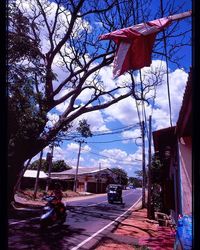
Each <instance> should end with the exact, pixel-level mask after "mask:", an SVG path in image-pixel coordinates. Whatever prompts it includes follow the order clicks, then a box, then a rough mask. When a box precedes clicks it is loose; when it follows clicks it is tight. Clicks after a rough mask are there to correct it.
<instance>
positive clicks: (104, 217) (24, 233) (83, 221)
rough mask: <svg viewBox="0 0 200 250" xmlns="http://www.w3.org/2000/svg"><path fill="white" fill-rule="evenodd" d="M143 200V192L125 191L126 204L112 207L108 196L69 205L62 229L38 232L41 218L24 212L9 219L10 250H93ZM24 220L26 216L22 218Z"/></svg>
mask: <svg viewBox="0 0 200 250" xmlns="http://www.w3.org/2000/svg"><path fill="white" fill-rule="evenodd" d="M140 197H141V189H134V190H133V189H131V190H123V201H124V204H122V205H121V204H109V203H108V202H107V196H106V194H105V195H102V196H98V197H88V198H87V199H84V200H79V201H71V202H67V209H68V215H67V219H66V222H65V223H64V224H63V225H62V226H53V227H51V228H48V230H47V231H46V232H43V233H41V231H40V230H39V223H38V222H39V217H38V214H35V215H34V214H33V213H31V216H30V214H29V215H28V216H27V213H26V215H25V213H23V212H21V213H19V214H18V215H16V217H15V218H10V219H9V233H8V248H9V249H13V250H14V249H15V250H17V249H29V250H33V249H37V250H40V249H41V250H43V249H45V250H50V249H51V250H56V249H59V250H65V249H66V250H76V249H87V250H88V249H94V246H95V244H96V243H98V242H99V241H100V240H101V238H102V237H103V236H104V235H106V234H108V233H109V232H110V231H111V230H112V229H113V228H114V227H116V226H117V224H118V223H119V222H120V221H122V220H123V219H124V218H126V217H127V216H128V215H129V210H130V209H131V208H132V206H133V204H135V203H136V202H137V201H138V200H139V198H140ZM22 214H23V215H24V216H23V215H22Z"/></svg>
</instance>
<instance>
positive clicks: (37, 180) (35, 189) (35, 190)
mask: <svg viewBox="0 0 200 250" xmlns="http://www.w3.org/2000/svg"><path fill="white" fill-rule="evenodd" d="M42 155H43V150H41V152H40V161H39V166H38V170H37V176H36V179H35V186H34V193H33V199H34V200H35V199H36V196H37V189H38V182H39V176H40V170H41V167H42Z"/></svg>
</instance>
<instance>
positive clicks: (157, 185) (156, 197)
mask: <svg viewBox="0 0 200 250" xmlns="http://www.w3.org/2000/svg"><path fill="white" fill-rule="evenodd" d="M150 178H151V183H152V204H153V206H154V210H155V211H162V209H163V201H162V198H163V197H162V184H163V180H164V179H165V175H164V165H163V164H162V163H161V161H160V158H159V156H158V155H157V154H154V155H153V157H152V164H151V168H150Z"/></svg>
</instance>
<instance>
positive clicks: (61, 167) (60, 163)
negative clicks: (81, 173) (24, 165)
mask: <svg viewBox="0 0 200 250" xmlns="http://www.w3.org/2000/svg"><path fill="white" fill-rule="evenodd" d="M38 166H39V160H35V161H34V162H33V163H31V164H30V166H29V167H28V169H32V170H37V169H38ZM71 168H72V167H70V166H68V165H67V164H66V163H65V161H64V160H57V161H53V162H52V167H51V171H52V172H62V171H65V170H69V169H71ZM41 170H42V171H44V172H46V173H47V172H48V170H49V165H48V162H47V161H46V160H44V159H42V166H41Z"/></svg>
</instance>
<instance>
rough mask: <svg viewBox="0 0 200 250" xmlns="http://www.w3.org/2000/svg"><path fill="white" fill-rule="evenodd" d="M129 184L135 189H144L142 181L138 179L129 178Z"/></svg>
mask: <svg viewBox="0 0 200 250" xmlns="http://www.w3.org/2000/svg"><path fill="white" fill-rule="evenodd" d="M128 182H129V184H131V185H133V187H136V188H137V187H142V179H141V178H138V177H129V178H128Z"/></svg>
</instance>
